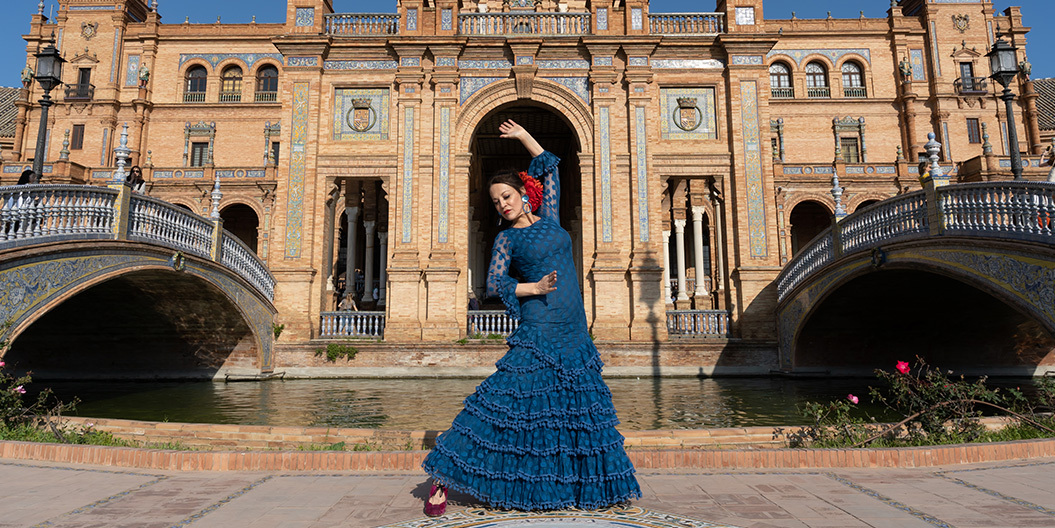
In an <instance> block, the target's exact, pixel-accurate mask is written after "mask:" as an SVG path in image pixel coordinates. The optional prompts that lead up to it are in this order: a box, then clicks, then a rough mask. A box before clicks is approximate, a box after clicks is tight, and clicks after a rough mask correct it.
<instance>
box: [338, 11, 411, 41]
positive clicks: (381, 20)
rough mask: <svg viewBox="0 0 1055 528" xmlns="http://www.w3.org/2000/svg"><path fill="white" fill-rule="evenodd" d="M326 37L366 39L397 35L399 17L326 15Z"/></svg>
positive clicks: (364, 14)
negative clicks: (375, 36) (373, 36)
mask: <svg viewBox="0 0 1055 528" xmlns="http://www.w3.org/2000/svg"><path fill="white" fill-rule="evenodd" d="M325 24H326V25H325V31H326V34H327V35H338V36H349V37H367V36H372V35H378V36H384V35H398V34H399V15H393V14H386V13H356V14H349V13H335V14H332V15H326V22H325Z"/></svg>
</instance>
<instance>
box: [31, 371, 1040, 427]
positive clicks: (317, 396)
mask: <svg viewBox="0 0 1055 528" xmlns="http://www.w3.org/2000/svg"><path fill="white" fill-rule="evenodd" d="M480 381H481V380H479V379H391V380H378V379H355V380H353V379H346V380H290V381H268V382H260V383H213V382H156V381H154V382H112V381H107V382H101V381H100V382H83V381H77V382H47V383H45V382H38V383H35V384H34V385H37V386H38V387H41V386H44V385H45V384H46V385H48V386H51V387H52V388H53V389H54V390H55V392H56V394H57V395H58V396H59V397H60V398H62V399H65V400H68V399H71V398H72V397H74V396H76V397H78V398H80V400H81V403H80V404H79V405H78V408H77V414H79V415H81V416H92V417H98V418H124V419H130V420H150V421H172V422H201V423H219V424H242V425H283V426H329V427H362V428H382V427H383V428H388V429H416V430H421V429H426V430H442V429H446V428H447V427H448V426H449V425H450V423H451V420H452V419H454V416H455V415H456V414H457V413H458V411H460V410H461V409H462V401H463V400H464V399H465V397H466V396H468V395H469V394H471V393H472V392H473V390H474V389H475V388H476V386H477V385H478V384H479V383H480ZM606 381H607V382H608V385H609V387H611V389H612V397H613V400H614V402H615V407H616V409H617V410H618V412H619V418H620V420H622V422H623V425H622V426H621V428H622V429H624V430H647V429H698V428H708V427H746V426H770V425H796V424H801V423H802V422H803V419H802V416H801V414H800V413H799V411H798V406H799V405H801V404H802V403H803V402H805V401H828V400H831V399H836V398H845V397H846V395H847V394H848V393H854V394H856V395H858V396H860V397H861V400H862V404H861V406H860V410H861V411H862V412H870V413H873V414H876V413H877V411H878V409H875V408H870V407H869V406H868V404H867V400H868V398H867V397H866V396H867V394H868V385H869V384H874V383H875V380H871V379H856V378H855V379H783V378H718V379H696V378H646V379H610V380H606ZM994 384H1000V385H1010V386H1017V385H1022V386H1023V388H1026V387H1027V386H1028V385H1030V384H1031V381H1030V380H1029V379H1017V380H1015V379H1005V380H998V381H996V382H995V383H994ZM879 417H880V418H884V417H883V416H882V415H880V416H879Z"/></svg>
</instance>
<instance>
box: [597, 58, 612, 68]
mask: <svg viewBox="0 0 1055 528" xmlns="http://www.w3.org/2000/svg"><path fill="white" fill-rule="evenodd" d="M593 65H594V66H611V65H612V58H611V57H594V58H593Z"/></svg>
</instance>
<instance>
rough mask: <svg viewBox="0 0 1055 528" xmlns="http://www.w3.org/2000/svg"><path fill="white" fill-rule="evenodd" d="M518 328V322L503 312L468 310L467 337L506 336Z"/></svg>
mask: <svg viewBox="0 0 1055 528" xmlns="http://www.w3.org/2000/svg"><path fill="white" fill-rule="evenodd" d="M519 326H520V320H519V319H514V318H512V317H510V316H508V315H506V313H505V311H504V310H469V326H468V327H467V330H466V333H467V334H468V335H469V337H477V336H479V337H487V336H490V335H502V336H508V335H509V334H512V333H513V332H515V331H516V329H517V327H519Z"/></svg>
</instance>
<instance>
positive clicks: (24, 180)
mask: <svg viewBox="0 0 1055 528" xmlns="http://www.w3.org/2000/svg"><path fill="white" fill-rule="evenodd" d="M31 183H33V171H32V170H31V169H26V170H24V171H22V175H21V176H19V177H18V183H17V184H16V185H29V184H31Z"/></svg>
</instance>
